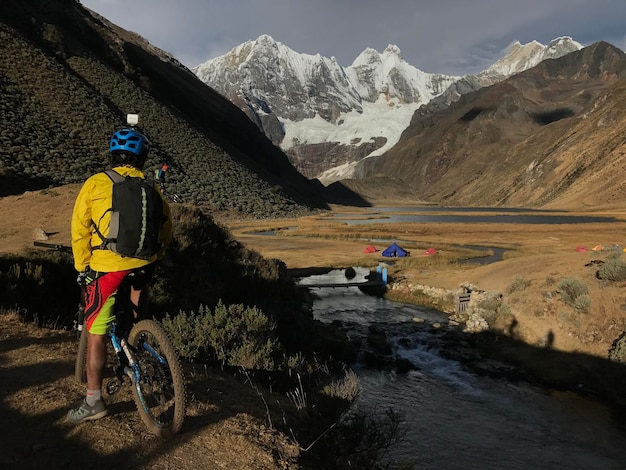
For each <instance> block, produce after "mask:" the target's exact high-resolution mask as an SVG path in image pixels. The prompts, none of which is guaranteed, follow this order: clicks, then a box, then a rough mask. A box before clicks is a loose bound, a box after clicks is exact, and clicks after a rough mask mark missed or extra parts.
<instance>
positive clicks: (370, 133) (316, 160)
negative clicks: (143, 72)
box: [193, 35, 582, 184]
mask: <svg viewBox="0 0 626 470" xmlns="http://www.w3.org/2000/svg"><path fill="white" fill-rule="evenodd" d="M581 47H582V46H581V45H580V44H578V43H577V42H575V41H573V40H572V39H571V38H559V39H557V40H554V41H552V42H551V43H550V44H549V45H548V46H543V45H541V44H539V43H538V42H532V43H530V44H526V45H522V44H515V45H514V46H513V47H512V48H511V50H510V51H509V53H508V54H507V56H506V57H504V58H502V59H501V60H500V61H498V62H497V63H495V64H494V65H493V66H492V67H490V68H489V69H488V70H485V71H484V72H482V73H481V74H479V75H475V76H474V75H472V76H469V75H468V76H465V77H455V76H447V75H443V74H438V73H426V72H423V71H421V70H419V69H417V68H415V67H413V66H411V65H410V64H408V63H407V62H406V61H404V59H403V58H402V53H401V51H400V49H399V48H398V47H397V46H394V45H389V46H388V47H387V48H386V49H385V50H384V51H383V52H382V53H380V52H377V51H375V50H374V49H371V48H368V49H365V50H364V51H363V52H362V53H361V54H360V55H359V56H358V57H357V58H356V59H355V60H354V62H353V63H352V64H351V65H350V66H349V67H342V66H340V65H339V64H338V63H337V61H336V60H335V59H334V58H330V59H328V58H325V57H322V56H320V55H319V54H317V55H308V54H300V53H297V52H295V51H293V50H292V49H290V48H289V47H287V46H285V45H284V44H282V43H280V42H277V41H275V40H274V39H273V38H271V37H270V36H267V35H264V36H261V37H259V38H257V39H256V40H254V41H248V42H246V43H244V44H241V45H240V46H238V47H236V48H234V49H233V50H231V51H230V52H228V53H227V54H225V55H223V56H221V57H217V58H215V59H212V60H209V61H207V62H205V63H203V64H201V65H199V66H198V67H195V68H194V69H193V71H194V72H195V73H196V74H197V75H198V77H199V78H200V79H201V80H202V81H204V82H205V83H207V84H209V85H210V86H211V87H213V88H215V89H216V90H217V91H219V92H220V93H221V94H223V95H224V96H226V97H228V98H229V99H230V100H231V101H232V102H233V103H235V104H236V105H237V106H239V107H240V108H241V109H242V110H244V112H246V114H247V115H248V117H250V119H251V120H253V121H254V122H255V123H256V124H257V125H258V126H259V128H260V129H262V130H263V132H265V134H266V135H268V137H270V138H271V140H272V141H273V142H274V143H275V144H276V145H280V146H281V148H282V149H283V150H285V152H286V153H287V154H288V155H289V158H290V160H291V162H292V163H293V164H294V166H295V167H296V168H298V170H299V171H300V172H301V173H302V174H304V175H306V176H307V177H309V178H319V179H320V180H321V181H322V182H323V183H325V184H328V183H331V182H333V181H336V180H339V179H344V178H347V177H350V176H352V175H353V171H354V167H355V164H356V162H358V161H360V160H361V159H363V158H365V157H368V156H375V155H381V154H382V153H384V152H385V151H387V150H389V149H390V148H391V147H392V146H393V145H394V144H395V143H396V142H397V141H398V140H399V138H400V135H401V132H402V131H403V130H404V129H405V128H406V127H407V126H408V124H409V122H410V119H411V116H412V115H413V113H414V112H415V111H416V110H417V109H418V108H419V107H420V106H421V105H423V104H426V103H429V102H430V101H432V100H433V99H434V98H437V97H441V98H442V99H441V100H440V103H442V104H443V105H444V106H445V105H447V104H449V103H450V102H453V101H455V100H456V99H458V97H459V96H460V95H461V94H463V93H467V92H469V91H473V90H476V89H478V88H480V87H483V86H487V85H491V84H493V83H495V82H497V81H500V80H502V79H503V78H506V77H508V76H510V75H511V74H514V73H517V72H519V71H522V70H526V69H527V68H530V67H532V66H534V65H536V64H537V63H539V62H541V61H542V60H545V59H546V58H551V57H559V56H562V55H564V54H567V53H569V52H572V51H575V50H579V49H580V48H581Z"/></svg>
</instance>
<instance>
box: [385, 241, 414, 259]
mask: <svg viewBox="0 0 626 470" xmlns="http://www.w3.org/2000/svg"><path fill="white" fill-rule="evenodd" d="M383 256H387V257H392V258H395V257H404V256H409V252H408V251H406V250H404V249H402V247H401V246H400V245H398V244H397V243H396V242H393V243H392V244H391V245H389V246H388V247H387V248H385V249H384V250H383Z"/></svg>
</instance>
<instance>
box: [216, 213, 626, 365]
mask: <svg viewBox="0 0 626 470" xmlns="http://www.w3.org/2000/svg"><path fill="white" fill-rule="evenodd" d="M363 212H365V209H359V208H353V207H350V208H346V207H340V206H337V207H333V214H343V215H345V214H350V217H352V218H356V217H358V214H359V213H363ZM409 212H410V210H409V209H408V208H407V211H406V212H405V213H409ZM503 212H505V211H504V210H503ZM561 215H562V213H561ZM568 215H580V216H606V215H608V216H612V217H615V218H616V219H618V220H617V221H615V222H608V223H584V224H558V225H548V224H545V225H534V224H528V225H523V224H516V223H507V224H503V223H500V224H488V223H454V224H453V223H420V224H407V223H404V224H392V223H379V224H377V223H373V224H368V225H347V224H345V223H341V222H333V219H334V218H336V217H333V216H332V215H331V214H326V215H323V216H309V217H302V218H300V219H291V220H284V221H280V222H277V221H272V222H271V223H268V222H237V223H229V222H228V221H224V222H223V223H224V224H225V225H226V226H228V227H229V228H230V229H231V231H232V233H233V235H234V237H235V238H237V239H238V240H239V241H241V242H242V243H244V244H246V245H247V246H248V247H249V248H252V249H254V250H256V251H258V252H260V253H261V254H262V255H264V256H266V257H273V258H279V259H282V260H283V261H285V263H286V264H287V266H288V268H292V269H303V268H308V267H347V266H366V267H370V266H372V267H373V266H376V265H378V264H379V263H383V262H389V261H390V260H389V259H388V258H383V257H382V256H381V253H380V251H378V252H377V253H371V254H365V253H363V249H364V248H365V247H366V246H367V245H369V244H373V245H375V246H376V248H378V249H379V250H382V249H384V248H385V247H386V246H388V245H389V243H390V242H389V241H384V242H382V241H379V242H374V241H372V240H377V239H381V240H397V241H399V243H400V245H401V246H402V247H403V248H405V249H408V250H409V251H411V256H410V257H409V258H404V259H396V260H393V261H395V263H394V264H393V266H388V269H389V274H390V277H391V278H395V279H402V280H404V282H406V283H411V284H420V285H424V286H432V287H436V288H440V289H445V290H448V291H458V289H459V286H460V285H461V284H462V283H464V282H469V283H471V284H473V285H475V286H477V287H478V288H480V289H482V290H485V291H489V292H496V293H501V294H502V295H503V302H504V303H505V304H506V305H507V306H508V307H509V308H510V310H511V316H510V319H511V321H512V320H513V319H514V320H515V321H516V322H517V327H516V333H517V334H518V335H519V336H520V338H521V339H524V340H526V341H527V342H529V343H530V344H542V342H544V341H545V338H546V337H547V336H551V337H553V343H552V347H554V348H555V349H560V350H564V351H580V352H587V353H590V354H593V355H597V356H601V357H606V354H607V352H608V349H609V348H610V346H611V343H612V342H613V340H615V339H616V338H617V337H618V336H619V334H620V333H621V332H622V331H624V330H626V312H625V309H624V305H626V299H625V297H626V296H625V295H624V290H623V286H622V285H620V284H619V283H610V282H604V281H600V280H598V279H597V278H596V276H595V273H596V271H597V265H594V264H590V261H592V260H601V261H604V260H606V259H607V256H608V253H609V252H608V251H607V250H605V251H592V248H593V247H595V246H597V245H604V246H605V247H606V248H609V247H613V246H614V245H616V244H617V245H621V246H626V222H625V221H624V217H625V216H626V212H620V211H616V210H613V211H610V212H597V213H594V212H580V213H568ZM368 217H369V218H370V219H371V218H372V217H375V216H371V215H370V216H368ZM277 228H283V229H284V230H278V231H277V232H276V235H275V236H270V235H259V234H254V233H253V232H254V231H256V230H269V229H277ZM430 246H432V247H434V248H436V249H437V251H438V253H437V255H435V256H427V255H425V254H424V250H426V249H427V248H428V247H430ZM459 246H482V247H497V248H505V249H506V250H507V251H506V252H505V254H504V260H503V261H499V262H496V263H492V264H488V265H479V264H461V263H459V259H463V258H468V257H476V256H481V255H484V253H481V252H478V251H476V250H471V249H468V248H462V247H459ZM578 246H585V247H586V248H587V250H588V251H587V252H578V251H576V248H577V247H578ZM624 256H626V255H624ZM566 277H575V278H577V279H580V280H581V281H582V282H584V283H585V284H586V285H587V286H588V287H589V293H590V296H591V299H592V304H591V308H590V309H589V312H587V313H583V312H579V311H576V310H573V309H572V308H571V307H569V306H567V305H565V304H564V303H563V302H561V301H560V296H559V294H558V293H557V285H558V283H559V282H560V281H561V280H563V279H564V278H566ZM519 279H524V281H525V283H528V284H529V285H528V286H527V287H525V288H523V289H519V290H516V289H515V288H514V289H511V286H512V285H513V284H515V283H519ZM405 300H408V298H406V299H405ZM413 300H416V301H422V302H424V301H425V299H424V298H421V299H420V298H417V297H415V298H414V299H413ZM447 303H450V302H447Z"/></svg>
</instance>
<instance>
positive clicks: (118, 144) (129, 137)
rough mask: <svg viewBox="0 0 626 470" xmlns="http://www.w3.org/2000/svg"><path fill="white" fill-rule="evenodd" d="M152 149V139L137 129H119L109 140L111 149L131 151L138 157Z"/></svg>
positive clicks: (113, 150)
mask: <svg viewBox="0 0 626 470" xmlns="http://www.w3.org/2000/svg"><path fill="white" fill-rule="evenodd" d="M149 150H150V141H149V140H148V139H147V138H146V136H145V135H143V134H142V133H141V132H139V131H137V130H135V129H129V128H124V129H120V130H119V131H117V132H116V133H115V134H113V137H111V141H110V142H109V151H110V152H111V153H113V152H129V153H132V154H134V155H137V156H138V157H141V156H144V155H146V154H147V153H148V151H149Z"/></svg>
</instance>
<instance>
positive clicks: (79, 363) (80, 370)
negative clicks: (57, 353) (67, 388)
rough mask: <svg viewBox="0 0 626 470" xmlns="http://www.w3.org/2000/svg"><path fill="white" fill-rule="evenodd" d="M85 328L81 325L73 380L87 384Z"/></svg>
mask: <svg viewBox="0 0 626 470" xmlns="http://www.w3.org/2000/svg"><path fill="white" fill-rule="evenodd" d="M87 335H88V333H87V328H85V326H84V325H83V329H82V330H81V332H80V338H79V340H78V351H77V353H76V363H75V365H74V378H75V379H76V380H77V381H78V382H79V383H87Z"/></svg>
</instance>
